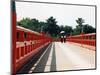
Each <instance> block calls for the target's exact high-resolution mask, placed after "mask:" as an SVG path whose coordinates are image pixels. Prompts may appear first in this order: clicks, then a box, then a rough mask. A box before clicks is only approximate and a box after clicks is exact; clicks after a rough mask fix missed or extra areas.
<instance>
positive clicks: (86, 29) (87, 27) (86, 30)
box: [83, 24, 96, 33]
mask: <svg viewBox="0 0 100 75" xmlns="http://www.w3.org/2000/svg"><path fill="white" fill-rule="evenodd" d="M83 32H84V33H95V32H96V29H95V28H93V27H92V26H90V25H88V24H86V25H84V26H83Z"/></svg>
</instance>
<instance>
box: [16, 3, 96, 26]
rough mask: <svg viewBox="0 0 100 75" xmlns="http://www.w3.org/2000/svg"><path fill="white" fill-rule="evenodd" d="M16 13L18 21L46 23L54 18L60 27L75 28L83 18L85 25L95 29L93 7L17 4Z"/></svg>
mask: <svg viewBox="0 0 100 75" xmlns="http://www.w3.org/2000/svg"><path fill="white" fill-rule="evenodd" d="M16 13H17V21H20V20H21V19H23V18H26V17H29V18H36V19H38V20H39V21H44V22H45V21H46V20H47V19H48V18H49V17H51V16H53V17H54V18H55V19H56V21H57V24H58V25H64V26H65V25H68V26H72V27H73V28H75V27H76V25H77V23H76V21H75V20H77V19H78V18H83V19H84V21H85V23H84V24H89V25H91V26H93V27H95V7H93V6H79V5H62V4H45V3H29V2H16Z"/></svg>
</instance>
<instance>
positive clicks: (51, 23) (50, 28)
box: [46, 17, 60, 37]
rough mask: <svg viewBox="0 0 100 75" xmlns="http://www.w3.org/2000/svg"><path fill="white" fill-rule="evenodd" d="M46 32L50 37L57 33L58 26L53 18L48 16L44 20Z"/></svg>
mask: <svg viewBox="0 0 100 75" xmlns="http://www.w3.org/2000/svg"><path fill="white" fill-rule="evenodd" d="M46 25H47V26H46V32H48V33H49V34H50V35H51V36H52V37H56V36H57V35H58V34H59V32H60V31H59V26H58V25H57V21H56V19H55V18H53V17H50V18H48V19H47V20H46Z"/></svg>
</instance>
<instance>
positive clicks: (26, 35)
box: [16, 26, 52, 71]
mask: <svg viewBox="0 0 100 75" xmlns="http://www.w3.org/2000/svg"><path fill="white" fill-rule="evenodd" d="M16 34H17V36H16V40H17V41H16V71H17V70H19V69H20V68H21V67H22V66H23V65H24V64H25V62H26V61H28V60H29V59H30V58H31V57H32V56H33V55H35V54H36V53H38V52H39V51H40V49H41V48H43V47H44V46H46V45H48V44H49V43H50V42H51V41H52V38H51V37H48V36H46V35H45V34H42V33H38V32H35V31H31V30H29V29H26V28H23V27H20V26H17V31H16Z"/></svg>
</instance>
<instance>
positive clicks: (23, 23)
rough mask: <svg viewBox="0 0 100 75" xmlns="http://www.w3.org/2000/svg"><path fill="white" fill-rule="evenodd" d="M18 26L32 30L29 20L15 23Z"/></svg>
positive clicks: (24, 19) (25, 19)
mask: <svg viewBox="0 0 100 75" xmlns="http://www.w3.org/2000/svg"><path fill="white" fill-rule="evenodd" d="M17 24H18V25H19V26H22V27H25V28H28V29H32V21H31V19H30V18H23V19H22V20H21V21H19V22H17Z"/></svg>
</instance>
